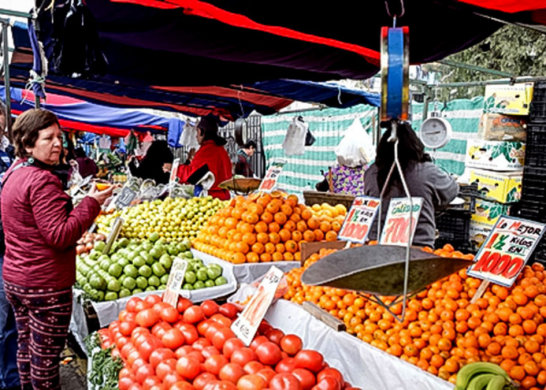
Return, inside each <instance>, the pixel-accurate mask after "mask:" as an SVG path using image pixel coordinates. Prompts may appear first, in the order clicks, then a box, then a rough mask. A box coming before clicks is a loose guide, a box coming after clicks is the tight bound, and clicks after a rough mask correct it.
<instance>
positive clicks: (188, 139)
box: [179, 121, 199, 151]
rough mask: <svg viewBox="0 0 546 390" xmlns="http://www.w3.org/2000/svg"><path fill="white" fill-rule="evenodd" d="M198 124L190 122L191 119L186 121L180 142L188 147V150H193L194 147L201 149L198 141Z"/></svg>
mask: <svg viewBox="0 0 546 390" xmlns="http://www.w3.org/2000/svg"><path fill="white" fill-rule="evenodd" d="M195 125H196V124H192V123H190V121H187V122H186V123H184V130H183V131H182V135H181V136H180V141H179V144H180V145H182V146H185V147H186V150H188V151H189V150H192V149H195V150H197V149H199V143H198V142H197V138H196V135H197V128H196V127H195Z"/></svg>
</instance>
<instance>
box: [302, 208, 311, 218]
mask: <svg viewBox="0 0 546 390" xmlns="http://www.w3.org/2000/svg"><path fill="white" fill-rule="evenodd" d="M312 216H313V213H312V212H311V210H309V209H308V208H305V209H303V211H302V212H301V217H302V219H303V220H304V221H307V220H309V219H311V217H312Z"/></svg>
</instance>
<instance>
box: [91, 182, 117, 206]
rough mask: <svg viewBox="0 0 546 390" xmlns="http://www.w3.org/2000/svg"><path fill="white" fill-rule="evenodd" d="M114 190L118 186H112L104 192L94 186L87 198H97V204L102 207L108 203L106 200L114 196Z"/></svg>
mask: <svg viewBox="0 0 546 390" xmlns="http://www.w3.org/2000/svg"><path fill="white" fill-rule="evenodd" d="M114 188H116V186H110V187H108V188H107V189H105V190H104V191H99V190H98V189H97V186H96V185H93V187H91V190H90V191H89V193H88V194H87V196H90V197H91V198H95V199H96V200H97V202H99V204H100V205H101V206H102V205H103V203H104V202H105V201H106V199H108V198H109V197H111V196H112V193H113V192H114Z"/></svg>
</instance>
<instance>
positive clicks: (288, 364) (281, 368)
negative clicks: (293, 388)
mask: <svg viewBox="0 0 546 390" xmlns="http://www.w3.org/2000/svg"><path fill="white" fill-rule="evenodd" d="M296 368H297V367H296V359H294V358H286V359H282V360H281V361H280V362H279V363H278V364H277V366H276V367H275V371H276V372H277V373H279V374H282V373H283V372H288V373H292V371H294V370H295V369H296Z"/></svg>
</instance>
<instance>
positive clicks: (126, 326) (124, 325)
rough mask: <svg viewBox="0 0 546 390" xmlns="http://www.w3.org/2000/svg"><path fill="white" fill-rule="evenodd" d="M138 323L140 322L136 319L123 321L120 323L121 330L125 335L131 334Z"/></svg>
mask: <svg viewBox="0 0 546 390" xmlns="http://www.w3.org/2000/svg"><path fill="white" fill-rule="evenodd" d="M137 325H138V324H137V323H136V322H134V321H122V322H121V324H120V325H119V332H120V333H121V334H122V335H124V336H130V335H131V333H133V330H135V328H136V327H137Z"/></svg>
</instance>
